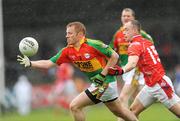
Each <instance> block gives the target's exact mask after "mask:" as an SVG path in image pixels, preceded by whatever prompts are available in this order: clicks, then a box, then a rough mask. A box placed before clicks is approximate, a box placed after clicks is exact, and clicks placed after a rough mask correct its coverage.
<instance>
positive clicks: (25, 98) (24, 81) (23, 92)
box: [14, 75, 32, 115]
mask: <svg viewBox="0 0 180 121" xmlns="http://www.w3.org/2000/svg"><path fill="white" fill-rule="evenodd" d="M14 93H15V96H16V103H17V105H16V106H17V110H18V112H19V114H21V115H27V114H28V113H30V111H31V93H32V86H31V83H30V82H29V80H28V78H27V77H26V76H25V75H21V76H20V77H19V78H18V81H17V82H16V84H15V86H14Z"/></svg>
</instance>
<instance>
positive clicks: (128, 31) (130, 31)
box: [123, 22, 135, 41]
mask: <svg viewBox="0 0 180 121" xmlns="http://www.w3.org/2000/svg"><path fill="white" fill-rule="evenodd" d="M123 34H124V37H125V40H126V41H131V40H132V37H133V36H134V35H135V32H134V28H133V25H132V24H131V22H128V23H126V24H124V31H123Z"/></svg>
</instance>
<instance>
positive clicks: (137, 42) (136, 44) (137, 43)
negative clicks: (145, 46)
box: [129, 41, 142, 48]
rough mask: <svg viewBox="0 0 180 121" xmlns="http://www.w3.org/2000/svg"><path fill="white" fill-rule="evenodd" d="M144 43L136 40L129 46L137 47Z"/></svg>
mask: <svg viewBox="0 0 180 121" xmlns="http://www.w3.org/2000/svg"><path fill="white" fill-rule="evenodd" d="M141 45H142V43H141V42H140V41H136V42H132V43H131V44H130V45H129V48H131V47H136V46H141Z"/></svg>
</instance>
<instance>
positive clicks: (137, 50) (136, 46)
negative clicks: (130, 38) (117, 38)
mask: <svg viewBox="0 0 180 121" xmlns="http://www.w3.org/2000/svg"><path fill="white" fill-rule="evenodd" d="M142 50H143V48H142V45H141V44H140V43H139V42H133V43H131V44H130V45H129V47H128V56H134V55H137V56H140V55H141V53H142Z"/></svg>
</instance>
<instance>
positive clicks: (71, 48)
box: [17, 22, 138, 121]
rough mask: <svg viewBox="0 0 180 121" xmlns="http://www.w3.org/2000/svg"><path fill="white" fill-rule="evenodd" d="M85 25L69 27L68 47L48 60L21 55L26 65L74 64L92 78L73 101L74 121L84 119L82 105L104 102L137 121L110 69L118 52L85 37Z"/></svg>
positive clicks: (115, 110)
mask: <svg viewBox="0 0 180 121" xmlns="http://www.w3.org/2000/svg"><path fill="white" fill-rule="evenodd" d="M85 35H86V28H85V26H84V25H83V24H82V23H80V22H72V23H69V24H68V25H67V27H66V38H67V46H66V47H65V48H63V49H61V50H60V51H59V52H58V53H57V54H56V55H55V56H53V57H52V58H50V59H48V60H37V61H30V60H29V58H28V57H27V56H24V57H21V56H18V59H17V60H18V61H20V64H23V65H24V66H25V67H32V68H40V69H48V68H50V67H53V66H55V65H61V64H62V63H72V64H73V65H74V66H75V67H77V68H79V69H80V70H81V71H82V72H84V73H85V74H86V75H87V76H88V77H89V79H90V80H91V82H92V84H91V86H90V87H89V88H88V89H86V90H85V91H84V92H82V93H80V94H79V95H78V96H77V97H76V98H75V99H73V101H72V102H71V104H70V110H71V112H72V114H73V117H74V120H75V121H85V115H84V112H83V108H84V107H86V106H90V105H94V104H97V103H100V102H103V103H104V104H105V105H106V106H107V107H108V108H109V110H110V111H111V112H112V113H113V114H115V115H116V116H118V117H122V118H124V119H125V120H128V121H137V120H138V119H137V118H136V116H135V115H134V114H133V113H132V112H131V111H130V110H129V109H128V108H126V107H124V106H123V105H122V104H121V102H120V100H119V99H118V98H117V97H118V90H117V81H116V78H115V76H111V75H108V69H109V67H111V66H114V65H115V64H116V63H117V60H118V57H119V56H118V54H117V53H116V52H115V51H114V50H113V49H112V48H110V47H109V46H107V45H105V44H104V43H102V42H101V41H98V40H93V39H88V38H86V37H85Z"/></svg>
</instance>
